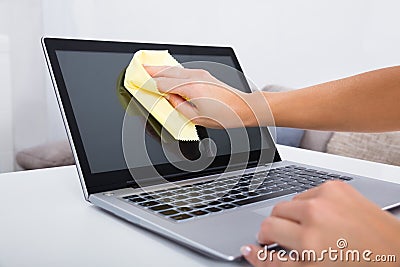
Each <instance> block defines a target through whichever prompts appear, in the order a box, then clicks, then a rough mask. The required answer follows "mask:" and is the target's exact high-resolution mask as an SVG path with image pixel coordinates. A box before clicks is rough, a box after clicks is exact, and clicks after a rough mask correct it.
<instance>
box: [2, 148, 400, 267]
mask: <svg viewBox="0 0 400 267" xmlns="http://www.w3.org/2000/svg"><path fill="white" fill-rule="evenodd" d="M279 151H280V152H281V156H282V158H284V159H288V160H293V161H298V162H302V163H306V164H314V165H318V166H321V167H327V168H336V169H338V170H341V171H345V172H349V173H353V174H358V175H365V176H369V177H374V178H379V179H382V180H387V181H394V182H399V183H400V167H394V166H389V165H384V164H378V163H371V162H366V161H362V160H356V159H349V158H344V157H339V156H333V155H328V154H324V153H318V152H313V151H307V150H303V149H295V148H290V147H284V146H279ZM399 197H400V194H399ZM394 213H395V214H396V215H397V216H400V209H396V210H395V211H394ZM0 214H1V215H0V216H1V217H0V266H43V267H44V266H107V267H110V266H118V267H123V266H129V267H132V266H231V265H234V266H242V265H247V264H245V263H244V262H242V263H225V262H218V261H215V260H212V259H209V258H207V257H204V256H202V255H199V254H197V253H195V252H193V251H190V250H189V249H186V248H183V247H181V246H179V245H177V244H175V243H173V242H171V241H168V240H166V239H164V238H161V237H159V236H157V235H155V234H153V233H149V232H148V231H146V230H143V229H141V228H139V227H136V226H134V225H131V224H130V223H128V222H125V221H123V220H121V219H119V218H117V217H114V216H111V215H109V214H107V213H106V212H103V211H101V210H100V209H98V208H95V207H93V206H92V205H90V204H89V203H87V202H86V201H84V199H83V195H82V192H81V188H80V184H79V181H78V177H77V172H76V169H75V166H68V167H59V168H51V169H44V170H35V171H24V172H16V173H7V174H1V175H0Z"/></svg>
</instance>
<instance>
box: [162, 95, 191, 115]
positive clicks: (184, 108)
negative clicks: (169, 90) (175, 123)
mask: <svg viewBox="0 0 400 267" xmlns="http://www.w3.org/2000/svg"><path fill="white" fill-rule="evenodd" d="M167 100H168V101H169V102H170V103H171V105H172V106H173V107H174V108H175V109H176V110H177V111H178V112H180V113H181V114H182V115H184V116H185V117H186V118H188V119H189V120H193V119H195V118H196V117H197V116H198V114H197V111H196V107H195V106H194V105H193V104H191V103H190V102H189V101H186V100H185V99H183V98H182V97H180V96H179V95H175V94H169V95H168V96H167Z"/></svg>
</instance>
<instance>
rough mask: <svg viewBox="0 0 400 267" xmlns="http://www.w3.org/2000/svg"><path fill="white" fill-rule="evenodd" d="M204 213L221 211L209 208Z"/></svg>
mask: <svg viewBox="0 0 400 267" xmlns="http://www.w3.org/2000/svg"><path fill="white" fill-rule="evenodd" d="M206 211H208V212H218V211H221V209H219V208H216V207H211V208H207V209H206Z"/></svg>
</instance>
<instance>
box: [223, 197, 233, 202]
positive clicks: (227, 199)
mask: <svg viewBox="0 0 400 267" xmlns="http://www.w3.org/2000/svg"><path fill="white" fill-rule="evenodd" d="M220 200H221V201H222V202H232V201H233V200H234V199H233V198H230V197H222V198H220Z"/></svg>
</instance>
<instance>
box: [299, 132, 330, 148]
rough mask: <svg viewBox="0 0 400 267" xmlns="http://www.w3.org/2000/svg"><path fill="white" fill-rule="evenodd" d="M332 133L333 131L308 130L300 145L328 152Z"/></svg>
mask: <svg viewBox="0 0 400 267" xmlns="http://www.w3.org/2000/svg"><path fill="white" fill-rule="evenodd" d="M332 134H333V132H327V131H315V130H306V131H305V132H304V135H303V138H302V139H301V142H300V147H301V148H305V149H309V150H314V151H319V152H326V145H327V144H328V141H329V140H330V139H331V137H332Z"/></svg>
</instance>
